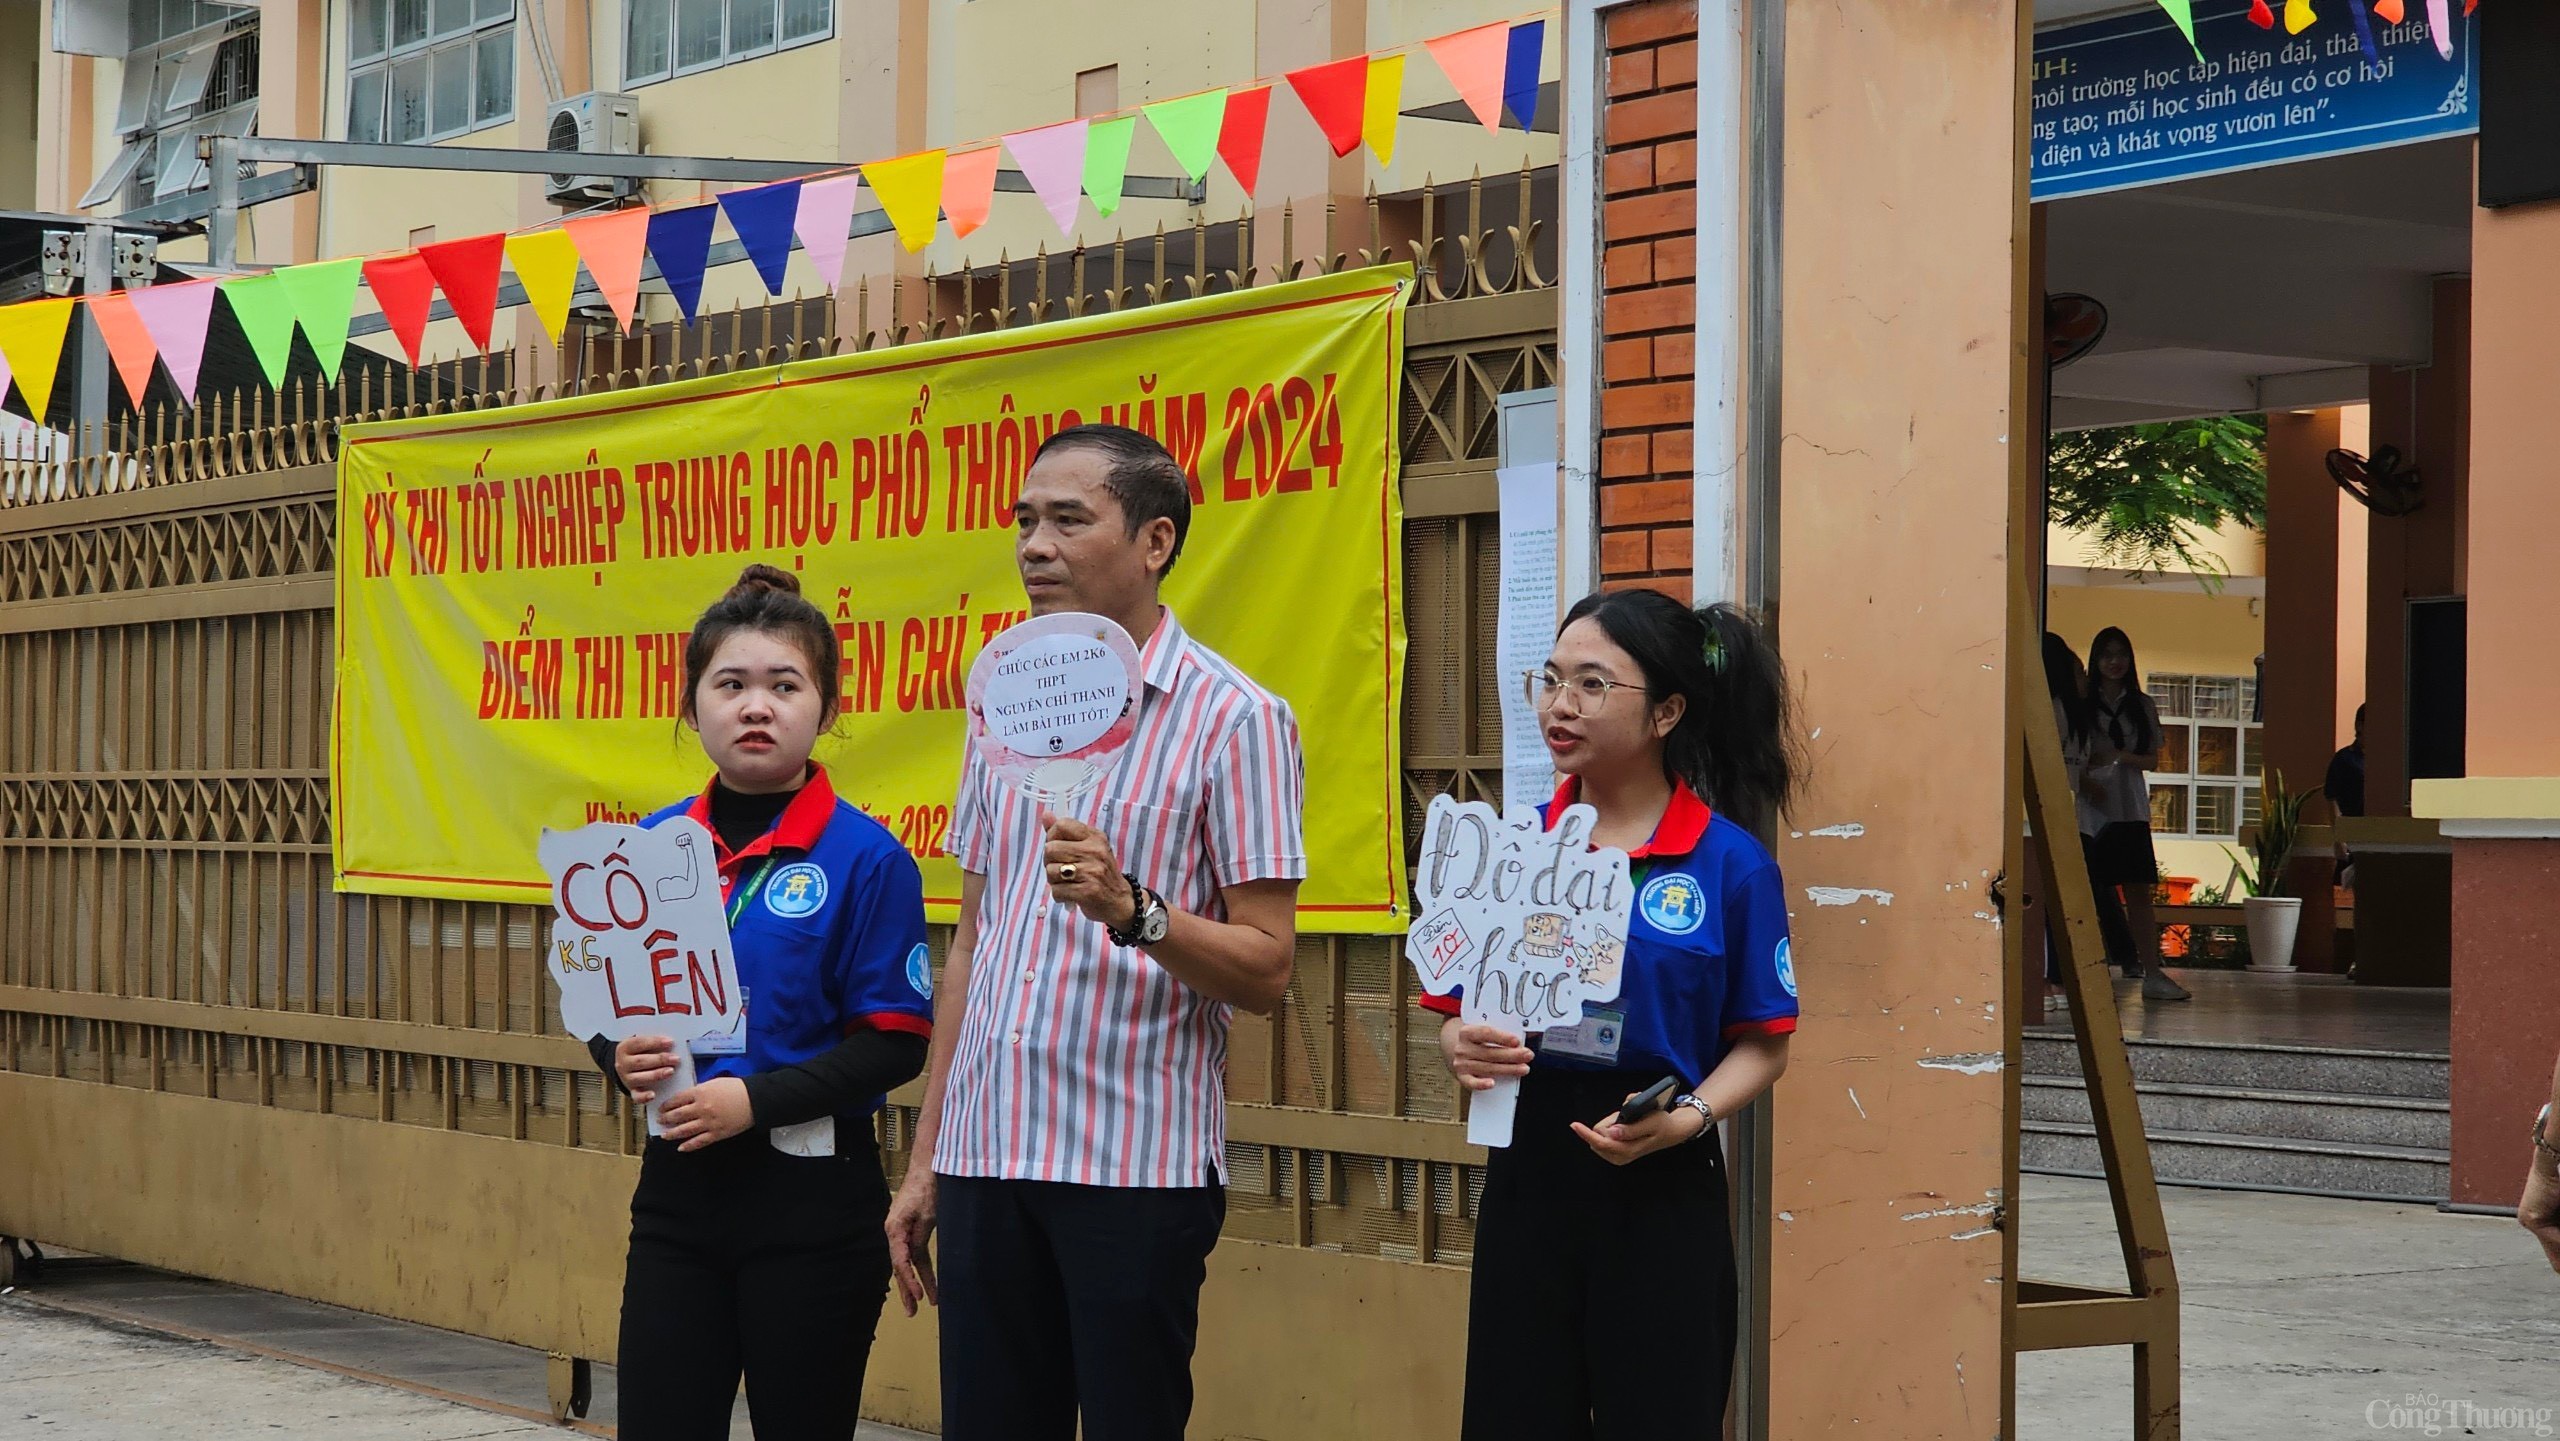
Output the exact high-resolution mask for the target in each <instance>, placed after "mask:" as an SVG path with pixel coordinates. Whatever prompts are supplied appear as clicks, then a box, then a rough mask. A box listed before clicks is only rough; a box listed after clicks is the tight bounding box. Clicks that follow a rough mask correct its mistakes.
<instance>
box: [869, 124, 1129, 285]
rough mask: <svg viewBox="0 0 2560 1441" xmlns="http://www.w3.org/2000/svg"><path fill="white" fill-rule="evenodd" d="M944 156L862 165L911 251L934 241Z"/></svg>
mask: <svg viewBox="0 0 2560 1441" xmlns="http://www.w3.org/2000/svg"><path fill="white" fill-rule="evenodd" d="M1078 123H1079V124H1081V123H1082V122H1078ZM943 159H944V152H942V151H940V150H919V151H917V152H916V153H915V154H913V155H901V156H899V157H898V158H897V159H895V160H871V161H866V162H864V164H863V167H862V179H863V181H864V183H866V184H868V185H869V186H870V187H871V193H872V194H874V195H877V196H879V197H880V208H881V209H883V210H885V211H887V212H889V223H890V224H891V225H894V226H896V227H897V228H898V243H899V244H900V245H903V246H905V247H907V250H908V251H909V252H910V253H913V252H915V251H918V250H922V249H924V248H925V247H926V246H928V245H931V244H932V243H933V220H934V216H935V214H936V213H937V212H939V211H940V210H941V209H942V162H943Z"/></svg>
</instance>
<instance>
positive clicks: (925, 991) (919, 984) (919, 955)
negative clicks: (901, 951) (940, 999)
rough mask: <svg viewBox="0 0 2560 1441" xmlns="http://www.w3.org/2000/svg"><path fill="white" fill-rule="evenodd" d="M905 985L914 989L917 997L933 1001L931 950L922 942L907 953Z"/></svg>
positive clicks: (917, 943)
mask: <svg viewBox="0 0 2560 1441" xmlns="http://www.w3.org/2000/svg"><path fill="white" fill-rule="evenodd" d="M907 984H908V985H910V986H913V987H915V988H916V994H917V995H919V996H922V997H924V998H925V999H926V1000H928V1001H930V1000H932V999H933V948H932V947H931V946H928V945H926V944H925V943H924V942H922V941H918V942H916V948H915V949H914V950H912V951H909V952H907Z"/></svg>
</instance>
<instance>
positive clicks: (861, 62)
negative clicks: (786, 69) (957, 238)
mask: <svg viewBox="0 0 2560 1441" xmlns="http://www.w3.org/2000/svg"><path fill="white" fill-rule="evenodd" d="M932 10H933V7H932V4H931V0H886V3H881V4H877V5H869V6H863V7H859V8H856V7H847V8H845V9H843V10H840V11H839V12H838V18H837V21H836V34H837V36H838V39H837V45H838V46H839V51H838V54H839V57H840V61H839V74H840V76H841V83H840V84H839V86H838V88H837V98H836V157H837V158H838V159H840V160H847V161H860V160H883V159H887V158H889V157H891V156H897V155H905V154H909V153H911V152H913V151H917V150H922V149H924V148H925V147H926V145H928V144H930V143H933V142H931V141H928V139H927V138H926V134H925V102H926V98H927V92H928V87H929V85H930V77H931V75H932V69H931V61H932V56H931V52H930V46H929V45H928V32H929V29H930V26H931V22H932ZM942 138H943V139H946V140H948V139H965V138H967V137H953V136H945V137H942ZM865 279H868V280H869V281H870V283H871V324H872V325H873V326H874V327H875V328H880V327H886V326H887V325H889V324H890V323H892V321H893V319H894V321H896V322H898V323H905V322H908V321H914V320H921V319H922V318H923V317H924V257H923V256H922V255H921V254H909V253H908V252H907V248H906V247H905V246H903V245H901V244H899V243H898V238H897V237H896V236H895V235H892V234H888V233H886V232H883V233H881V234H879V235H872V236H866V237H864V238H863V239H860V240H857V241H855V242H853V244H852V246H851V247H850V248H848V249H847V250H846V251H845V257H844V286H843V289H842V291H841V292H840V295H841V299H842V303H841V304H839V305H838V306H837V307H836V333H837V334H839V335H841V336H843V337H845V338H846V339H847V340H848V341H851V340H855V339H859V336H858V335H856V333H855V332H856V331H857V330H858V329H859V317H858V315H857V314H856V309H855V305H854V296H855V294H856V292H857V290H858V288H859V287H860V285H861V284H862V282H863V281H864V280H865ZM893 282H902V284H899V285H898V286H897V288H898V289H899V290H900V291H901V294H900V297H899V300H898V305H897V311H896V314H895V316H894V317H893V316H892V314H891V311H890V300H889V296H890V292H891V289H892V284H893Z"/></svg>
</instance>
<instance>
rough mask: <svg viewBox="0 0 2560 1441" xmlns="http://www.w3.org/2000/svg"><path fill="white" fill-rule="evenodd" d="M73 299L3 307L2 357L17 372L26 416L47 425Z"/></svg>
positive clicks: (0, 321) (0, 313) (0, 317)
mask: <svg viewBox="0 0 2560 1441" xmlns="http://www.w3.org/2000/svg"><path fill="white" fill-rule="evenodd" d="M76 303H77V302H76V301H72V300H67V299H66V300H30V301H26V302H24V303H22V304H18V305H0V356H7V357H8V360H9V369H10V370H11V371H13V372H15V373H16V376H17V381H18V393H19V394H20V395H22V396H24V397H25V398H26V402H27V413H28V414H30V415H32V416H34V417H35V418H36V424H38V425H42V424H44V412H45V406H46V405H47V404H48V403H50V402H51V401H52V399H53V372H54V368H55V367H56V366H58V365H60V364H61V363H62V337H63V335H64V334H65V333H66V332H68V331H69V330H70V329H71V307H72V306H73V305H74V304H76Z"/></svg>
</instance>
